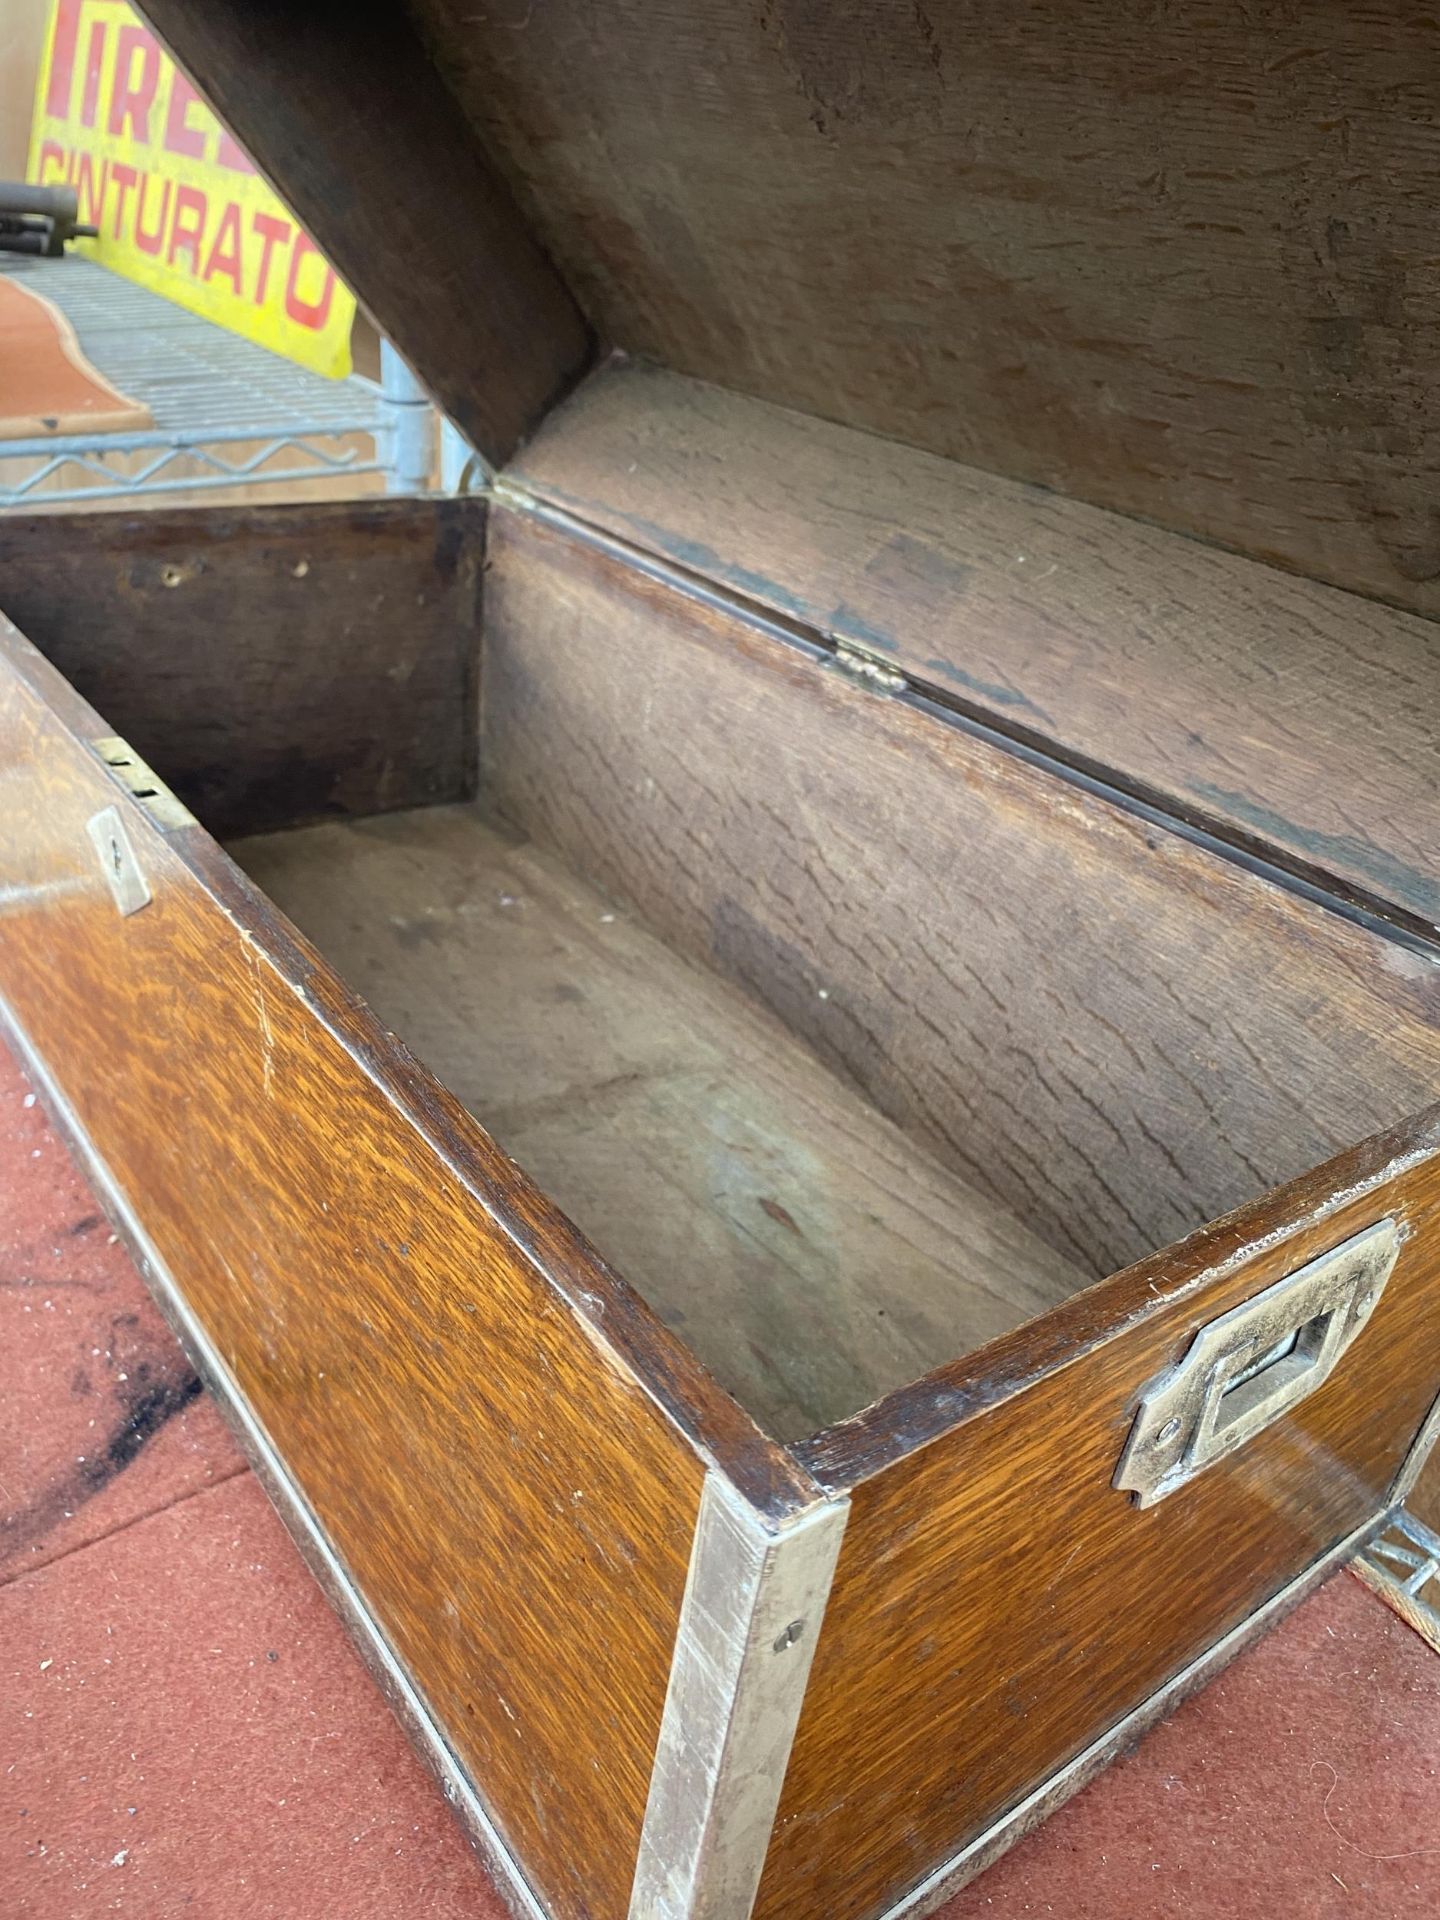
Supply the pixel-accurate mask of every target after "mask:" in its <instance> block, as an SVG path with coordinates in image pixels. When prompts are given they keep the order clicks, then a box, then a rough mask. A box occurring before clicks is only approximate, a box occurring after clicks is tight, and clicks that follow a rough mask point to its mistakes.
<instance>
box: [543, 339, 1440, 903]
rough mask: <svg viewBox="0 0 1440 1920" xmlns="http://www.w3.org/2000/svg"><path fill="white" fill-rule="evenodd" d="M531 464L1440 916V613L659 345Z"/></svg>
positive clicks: (643, 530)
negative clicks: (716, 372) (1414, 610)
mask: <svg viewBox="0 0 1440 1920" xmlns="http://www.w3.org/2000/svg"><path fill="white" fill-rule="evenodd" d="M512 477H513V478H515V479H516V480H518V481H519V482H520V483H522V484H524V485H526V486H528V487H531V488H533V489H534V490H535V491H536V492H537V493H538V494H539V495H540V496H541V497H542V498H544V499H546V500H550V501H553V502H555V503H557V504H558V505H560V506H563V507H566V508H569V509H571V510H572V511H573V512H575V513H576V514H578V515H580V516H581V517H583V518H584V519H585V520H586V521H588V522H590V523H592V524H594V525H597V526H599V527H602V528H604V529H605V530H606V531H608V532H610V533H613V534H616V535H618V536H620V537H621V538H622V539H626V540H630V541H633V542H635V543H636V544H637V545H638V546H640V547H643V548H645V549H647V550H650V551H654V552H657V553H659V554H661V555H662V556H664V557H665V558H667V559H669V560H672V561H674V562H675V563H676V564H677V565H680V566H684V567H688V568H691V569H693V570H694V571H696V572H697V573H699V574H702V575H703V576H705V577H706V578H707V579H710V580H713V581H715V582H716V583H717V584H718V585H720V586H721V587H723V588H725V589H728V590H729V591H731V592H733V593H735V594H738V595H741V596H743V597H745V598H747V599H749V600H752V601H754V602H755V603H757V604H759V605H761V606H763V607H765V608H768V609H770V610H771V611H773V612H775V613H778V614H781V615H783V616H785V617H786V618H788V619H794V620H798V621H800V622H801V623H803V624H804V625H805V626H807V627H809V628H813V629H814V630H815V631H816V632H817V633H818V634H820V635H824V636H826V637H827V638H832V639H835V640H839V641H841V642H845V643H849V644H852V645H855V646H858V647H861V648H864V649H866V650H867V651H868V652H870V653H872V654H875V655H877V656H878V657H880V658H882V659H883V660H885V661H886V662H887V664H893V665H894V666H896V667H898V668H900V669H901V670H902V671H904V672H906V673H909V674H911V675H913V676H915V677H916V678H917V679H918V680H920V681H923V682H925V683H927V684H929V685H932V686H934V687H935V688H937V689H938V690H939V691H940V692H941V693H943V694H944V695H946V696H947V697H949V698H952V699H956V700H958V701H959V702H960V703H962V704H963V705H965V706H967V707H968V708H969V709H971V710H972V711H974V712H975V713H977V714H979V715H981V716H983V717H984V718H985V719H987V720H988V721H990V722H992V723H994V724H996V725H998V726H1000V727H1003V728H1006V729H1010V730H1013V731H1016V732H1019V733H1021V734H1024V735H1026V736H1029V737H1033V738H1035V739H1037V740H1040V741H1043V742H1045V743H1047V744H1049V745H1050V746H1051V747H1052V748H1053V749H1055V750H1058V751H1059V752H1060V753H1061V754H1063V755H1066V756H1069V757H1071V758H1072V759H1074V760H1076V761H1079V762H1082V763H1085V764H1087V765H1093V766H1094V767H1095V768H1096V769H1097V770H1098V771H1100V772H1102V773H1104V774H1105V775H1107V776H1108V777H1109V778H1111V779H1113V780H1114V781H1116V782H1117V783H1118V784H1120V785H1121V786H1124V787H1127V788H1129V789H1130V790H1132V791H1139V792H1142V793H1146V794H1148V795H1151V796H1153V797H1154V798H1155V799H1156V800H1157V801H1158V803H1159V804H1160V805H1162V806H1163V807H1165V808H1167V809H1168V810H1170V811H1173V812H1175V813H1178V814H1180V815H1182V816H1185V817H1188V818H1190V819H1193V820H1197V821H1201V822H1203V823H1204V824H1205V825H1207V826H1209V827H1210V828H1211V829H1212V830H1213V831H1215V832H1217V833H1220V834H1222V835H1225V836H1227V837H1229V838H1231V839H1233V840H1234V841H1235V842H1237V843H1238V844H1240V845H1244V846H1249V847H1253V848H1255V849H1257V850H1258V851H1261V852H1263V853H1265V854H1267V855H1268V856H1269V857H1271V858H1273V859H1277V860H1279V861H1280V862H1281V863H1282V864H1286V865H1288V866H1290V867H1292V868H1293V869H1294V870H1295V871H1297V872H1299V873H1302V874H1304V875H1306V876H1308V877H1311V878H1313V879H1315V880H1316V881H1317V882H1318V883H1319V884H1321V885H1325V886H1328V887H1331V888H1333V889H1335V890H1336V891H1339V892H1342V893H1346V894H1349V895H1350V896H1352V897H1354V898H1361V899H1364V900H1366V901H1368V902H1369V903H1370V904H1371V905H1372V906H1373V907H1375V908H1376V910H1378V911H1379V912H1381V913H1389V914H1394V915H1396V916H1398V917H1400V918H1403V919H1405V920H1406V921H1407V922H1412V923H1414V924H1415V925H1417V926H1422V927H1429V928H1430V929H1431V930H1432V931H1433V930H1434V929H1435V928H1436V927H1437V926H1440V629H1437V628H1436V627H1435V626H1434V625H1433V624H1432V623H1431V622H1430V621H1428V620H1421V619H1418V618H1416V617H1415V616H1414V615H1411V614H1406V613H1402V612H1399V611H1397V610H1395V609H1394V608H1390V607H1385V606H1380V605H1378V604H1377V603H1376V602H1374V601H1371V600H1363V599H1360V598H1358V597H1357V596H1356V595H1353V594H1346V593H1340V592H1337V591H1336V590H1335V589H1333V588H1330V587H1324V586H1320V585H1318V584H1315V583H1313V582H1309V581H1300V580H1296V579H1295V578H1294V577H1293V576H1292V575H1290V574H1286V573H1281V572H1279V571H1278V570H1276V569H1274V568H1270V567H1264V566H1261V565H1259V564H1258V563H1257V562H1255V561H1251V560H1246V559H1242V558H1240V557H1239V556H1238V555H1235V554H1229V553H1224V552H1221V551H1219V550H1218V549H1217V548H1214V547H1207V546H1202V545H1200V544H1199V543H1198V542H1196V541H1192V540H1184V539H1179V538H1177V537H1175V536H1174V535H1172V534H1166V533H1163V532H1161V531H1160V530H1159V529H1157V528H1155V527H1151V526H1147V525H1146V524H1144V523H1143V522H1141V521H1138V520H1126V519H1122V518H1120V517H1118V516H1116V515H1114V514H1108V513H1103V512H1100V511H1099V510H1097V509H1095V508H1093V507H1087V506H1084V505H1082V504H1081V503H1080V502H1078V501H1074V500H1066V499H1062V498H1060V497H1058V496H1056V495H1054V494H1050V493H1046V492H1044V491H1043V490H1042V489H1040V488H1036V487H1025V486H1021V485H1018V484H1017V483H1015V482H1012V481H1005V480H997V479H995V478H994V477H993V476H990V475H987V474H983V473H980V472H977V471H976V470H975V469H974V468H970V467H961V466H957V465H956V464H954V463H953V462H951V461H945V460H939V459H936V458H935V457H934V456H933V455H930V454H925V453H917V452H915V451H914V450H913V449H909V448H905V447H902V446H899V445H897V444H896V443H895V442H894V441H889V440H881V439H878V438H876V437H875V436H873V435H870V434H860V433H855V432H853V431H851V430H848V429H846V428H843V427H834V426H829V425H827V424H826V423H825V422H823V421H821V420H816V419H811V418H807V417H805V416H803V415H801V414H796V413H790V412H788V411H785V410H783V409H781V408H778V407H771V406H767V405H765V404H764V403H763V402H761V401H757V400H749V399H745V398H743V397H742V396H740V395H738V394H729V393H725V392H723V391H722V390H721V389H720V388H718V387H710V386H705V385H702V384H701V383H700V382H698V381H694V380H682V379H680V378H679V377H678V376H676V375H674V374H667V373H663V372H661V371H659V370H657V369H654V368H648V367H644V366H639V365H628V366H627V365H619V366H615V367H612V368H608V369H606V370H605V371H604V372H602V373H600V374H597V375H596V376H594V377H593V378H592V379H590V380H588V381H587V382H586V383H585V384H584V385H583V386H582V387H581V388H580V390H579V391H578V393H576V394H575V395H574V397H573V398H572V399H571V400H570V401H569V402H567V404H566V405H565V406H564V407H562V408H561V409H560V410H559V412H558V413H557V414H555V415H552V417H551V418H550V420H549V421H547V423H546V425H545V427H544V428H543V429H542V431H541V433H540V434H539V436H538V438H537V439H536V441H535V442H534V443H533V444H532V445H531V446H530V447H528V448H527V449H526V450H525V451H524V453H523V454H522V455H521V456H520V458H519V460H518V462H517V464H516V467H515V468H514V469H512Z"/></svg>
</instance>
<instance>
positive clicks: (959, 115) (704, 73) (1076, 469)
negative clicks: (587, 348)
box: [416, 0, 1440, 614]
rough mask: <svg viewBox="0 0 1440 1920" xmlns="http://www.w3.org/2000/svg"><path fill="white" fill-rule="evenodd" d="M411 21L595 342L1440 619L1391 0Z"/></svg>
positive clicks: (1418, 28)
mask: <svg viewBox="0 0 1440 1920" xmlns="http://www.w3.org/2000/svg"><path fill="white" fill-rule="evenodd" d="M416 12H417V13H418V14H419V16H420V17H421V19H422V20H423V21H424V23H425V25H426V28H427V29H428V32H429V35H430V37H431V41H432V44H433V45H434V47H435V49H436V56H437V58H438V59H439V60H440V62H441V64H442V66H443V67H444V70H445V73H446V76H447V78H448V80H449V81H450V84H451V85H452V87H453V89H454V91H455V93H456V95H457V96H458V98H459V99H460V101H461V103H462V105H463V106H464V108H465V110H466V111H467V113H468V114H469V115H470V118H471V119H472V121H473V122H474V123H475V124H476V125H477V126H479V127H480V128H481V129H482V130H483V132H484V134H485V136H486V137H487V139H488V140H489V141H490V143H491V145H492V148H493V150H494V152H495V154H496V157H497V159H498V160H499V162H500V163H501V164H502V165H503V167H504V168H505V169H506V171H507V173H508V175H509V177H510V179H511V180H512V182H513V183H514V185H515V187H516V190H517V194H518V196H519V198H520V200H521V203H522V205H523V206H524V207H525V208H526V210H527V211H528V212H529V214H530V216H531V218H532V219H533V220H534V222H535V225H536V227H537V230H538V231H539V232H540V233H541V234H542V235H543V236H544V238H545V240H546V241H547V243H548V245H549V246H550V248H551V251H552V253H553V255H554V257H555V259H556V260H557V262H558V263H559V264H560V266H561V268H562V270H563V271H564V272H565V273H566V274H567V275H568V276H569V278H570V280H571V283H572V285H573V286H574V287H575V288H576V289H577V290H578V292H579V293H580V295H581V297H582V299H583V301H584V303H585V304H586V306H587V308H588V310H589V312H590V314H591V316H592V318H593V319H594V320H595V321H596V323H597V325H598V327H599V329H600V331H601V332H602V334H604V335H605V336H606V337H607V338H608V339H609V340H611V341H612V342H613V343H614V344H616V345H617V346H620V347H622V348H625V349H627V350H629V351H631V352H636V353H642V354H646V355H648V356H650V357H652V358H654V359H656V360H658V361H660V362H662V363H664V364H666V365H668V366H671V367H674V368H675V369H676V370H678V371H679V372H682V373H690V374H697V375H699V376H701V377H703V378H705V379H708V380H714V381H716V382H718V383H719V384H720V385H722V386H727V387H733V388H737V389H739V390H741V391H743V392H746V393H752V394H755V395H758V396H759V397H761V398H763V399H768V400H774V401H778V402H781V403H783V404H785V405H787V406H793V407H798V408H800V409H801V410H803V411H805V412H808V413H815V414H819V415H822V416H823V417H825V418H826V419H832V420H838V421H841V422H843V423H845V424H847V425H850V426H857V427H867V428H870V429H871V430H873V431H875V432H877V433H882V434H886V435H888V436H890V437H892V438H895V439H899V440H904V441H907V442H909V443H911V444H912V445H915V446H922V447H926V448H929V449H930V450H931V451H932V452H935V453H942V454H947V455H950V456H951V457H953V458H955V459H959V460H965V461H968V462H970V463H972V464H973V465H975V466H979V467H987V468H991V469H993V470H994V471H996V472H1000V473H1008V474H1012V475H1014V476H1016V477H1017V478H1020V479H1025V480H1033V481H1038V482H1041V483H1042V484H1044V485H1045V486H1048V487H1053V488H1056V489H1058V490H1059V491H1061V492H1064V493H1068V494H1073V495H1075V496H1077V497H1079V498H1081V499H1085V500H1090V501H1093V502H1095V503H1097V504H1098V505H1101V506H1109V507H1116V508H1119V509H1121V510H1122V511H1124V512H1129V513H1134V514H1138V515H1141V516H1143V517H1145V518H1146V519H1150V520H1154V521H1157V522H1159V523H1160V524H1162V525H1165V526H1170V527H1176V528H1179V529H1180V530H1182V531H1184V532H1188V533H1195V534H1200V535H1203V536H1205V537H1206V538H1208V539H1210V540H1213V541H1216V542H1218V543H1220V544H1221V545H1225V546H1230V547H1234V548H1236V549H1238V550H1239V551H1241V552H1245V553H1250V554H1255V555H1259V556H1260V557H1262V558H1267V559H1274V560H1277V561H1279V562H1280V563H1281V564H1283V565H1286V566H1290V567H1293V568H1295V569H1296V570H1298V571H1300V572H1302V573H1307V574H1313V575H1315V576H1317V577H1319V578H1322V579H1326V580H1330V581H1333V582H1335V583H1337V584H1338V585H1341V586H1345V587H1350V588H1353V589H1355V590H1357V591H1360V592H1365V593H1371V594H1374V595H1376V596H1377V597H1379V598H1382V599H1387V600H1392V601H1394V602H1396V603H1397V604H1399V605H1402V606H1407V607H1410V608H1412V609H1414V610H1416V611H1418V612H1427V613H1431V614H1434V613H1436V612H1440V515H1437V512H1436V505H1435V498H1436V489H1435V469H1436V453H1437V436H1440V384H1437V382H1436V381H1435V380H1434V378H1433V377H1432V370H1433V368H1434V365H1435V363H1436V357H1437V352H1440V335H1437V325H1440V322H1437V307H1436V303H1435V300H1434V298H1433V293H1434V256H1435V234H1434V208H1435V204H1436V200H1437V198H1440V120H1437V118H1436V116H1435V114H1434V113H1433V111H1431V108H1432V105H1433V86H1434V77H1435V64H1434V63H1435V60H1436V49H1435V47H1434V45H1433V39H1432V35H1433V29H1432V28H1431V27H1430V26H1429V25H1428V24H1425V23H1422V22H1419V21H1418V19H1417V16H1416V14H1415V13H1414V11H1413V9H1411V8H1409V7H1407V6H1404V5H1399V4H1395V3H1394V0H1363V3H1362V4H1356V5H1351V6H1344V7H1341V6H1335V5H1333V4H1331V0H1297V3H1296V4H1295V5H1293V6H1290V7H1288V8H1286V9H1285V10H1284V11H1283V12H1281V11H1279V10H1277V9H1276V8H1273V7H1267V8H1260V9H1257V8H1253V7H1247V6H1244V5H1241V4H1239V0H1222V4H1220V5H1219V6H1217V7H1212V8H1209V9H1207V10H1200V9H1197V8H1195V7H1170V8H1166V9H1164V10H1162V11H1160V12H1157V11H1156V9H1155V8H1153V7H1150V6H1146V5H1137V4H1134V0H1104V3H1103V4H1095V5H1090V6H1087V7H1085V8H1083V9H1078V10H1077V9H1075V8H1066V7H1055V6H1049V7H1036V6H1031V7H1015V6H1010V5H1005V4H1003V3H1002V0H992V3H991V4H988V5H980V6H977V5H975V4H974V3H973V0H924V3H923V4H915V5H894V6H888V7H886V6H881V5H877V4H875V3H874V0H842V3H841V4H836V3H835V0H827V3H825V4H817V3H816V0H762V4H757V5H754V6H740V5H735V4H730V5H721V6H713V5H712V6H701V5H689V6H677V5H676V4H675V0H607V4H605V5H603V6H596V5H594V4H593V3H592V0H553V3H552V4H551V5H549V6H547V8H546V9H545V17H544V31H543V32H537V31H535V30H534V26H535V16H534V15H533V14H532V11H531V3H530V0H495V3H494V4H492V5H487V6H485V7H483V8H477V7H475V6H474V5H472V4H471V0H416ZM478 364H480V365H482V366H483V365H484V364H485V363H484V360H483V357H482V358H481V359H480V360H479V361H478Z"/></svg>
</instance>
